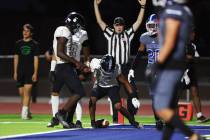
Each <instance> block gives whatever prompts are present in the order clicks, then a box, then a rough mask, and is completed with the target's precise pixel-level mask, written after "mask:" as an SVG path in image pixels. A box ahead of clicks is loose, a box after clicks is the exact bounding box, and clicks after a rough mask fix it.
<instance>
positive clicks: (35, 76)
mask: <svg viewBox="0 0 210 140" xmlns="http://www.w3.org/2000/svg"><path fill="white" fill-rule="evenodd" d="M37 80H38V76H37V74H36V73H34V74H33V75H32V81H33V82H37Z"/></svg>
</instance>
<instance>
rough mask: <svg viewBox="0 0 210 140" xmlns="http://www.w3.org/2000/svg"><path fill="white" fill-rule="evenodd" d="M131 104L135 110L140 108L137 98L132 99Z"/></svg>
mask: <svg viewBox="0 0 210 140" xmlns="http://www.w3.org/2000/svg"><path fill="white" fill-rule="evenodd" d="M132 104H133V106H134V107H135V108H139V107H140V101H139V100H138V99H137V98H132Z"/></svg>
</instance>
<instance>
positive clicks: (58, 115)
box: [55, 111, 70, 128]
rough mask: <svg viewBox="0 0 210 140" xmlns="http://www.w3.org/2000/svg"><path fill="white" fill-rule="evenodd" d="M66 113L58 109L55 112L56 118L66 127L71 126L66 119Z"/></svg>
mask: <svg viewBox="0 0 210 140" xmlns="http://www.w3.org/2000/svg"><path fill="white" fill-rule="evenodd" d="M65 116H66V114H64V113H61V111H58V112H57V113H56V114H55V117H56V119H58V121H59V123H60V124H62V125H63V127H65V128H70V126H69V124H68V123H67V122H66V121H65Z"/></svg>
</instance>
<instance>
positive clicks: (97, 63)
mask: <svg viewBox="0 0 210 140" xmlns="http://www.w3.org/2000/svg"><path fill="white" fill-rule="evenodd" d="M100 61H101V59H97V58H93V59H92V60H91V62H90V69H91V72H94V70H95V69H99V68H100Z"/></svg>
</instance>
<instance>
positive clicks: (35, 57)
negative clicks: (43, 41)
mask: <svg viewBox="0 0 210 140" xmlns="http://www.w3.org/2000/svg"><path fill="white" fill-rule="evenodd" d="M38 69H39V57H38V56H34V73H33V75H32V81H33V82H36V81H37V80H38Z"/></svg>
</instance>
